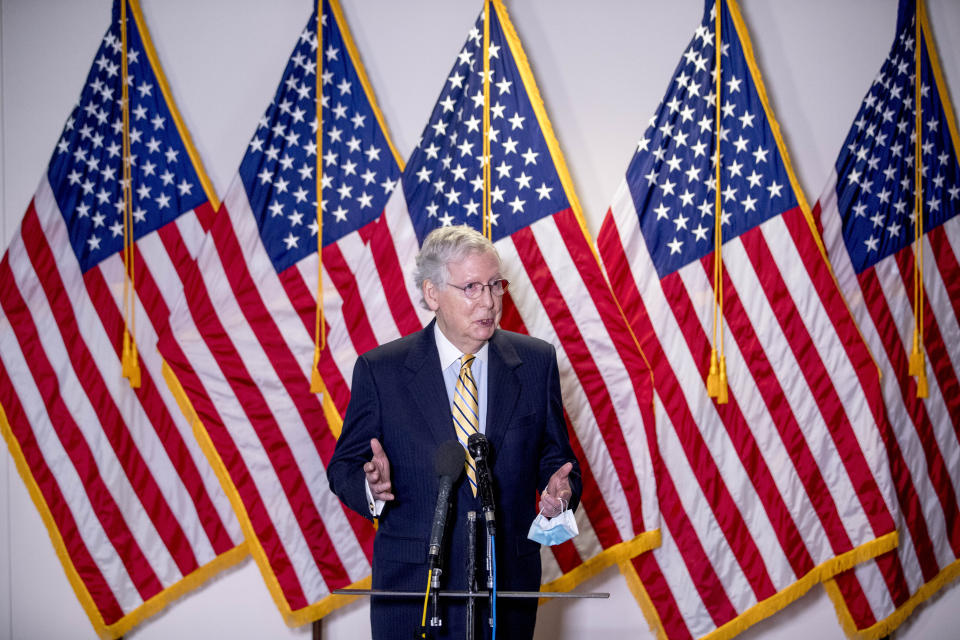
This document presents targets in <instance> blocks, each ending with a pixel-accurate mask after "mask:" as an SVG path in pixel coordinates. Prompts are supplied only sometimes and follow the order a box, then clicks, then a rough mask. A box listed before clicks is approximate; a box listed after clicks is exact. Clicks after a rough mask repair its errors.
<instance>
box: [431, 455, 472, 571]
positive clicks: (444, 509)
mask: <svg viewBox="0 0 960 640" xmlns="http://www.w3.org/2000/svg"><path fill="white" fill-rule="evenodd" d="M465 459H466V454H465V453H464V451H463V445H461V444H460V443H459V442H458V441H457V440H447V441H446V442H444V443H443V444H441V445H440V446H439V447H437V453H436V455H435V456H434V460H433V464H434V468H435V469H436V471H437V475H438V476H439V477H440V489H439V490H438V491H437V508H436V509H435V510H434V512H433V525H432V527H431V528H430V546H429V547H428V551H427V560H428V561H429V563H430V566H431V567H436V566H437V565H438V563H439V559H440V545H441V544H442V543H443V530H444V528H445V527H446V525H447V513H448V512H449V510H450V490H451V488H452V487H453V483H454V482H456V480H457V478H459V477H460V474H461V473H463V463H464V460H465Z"/></svg>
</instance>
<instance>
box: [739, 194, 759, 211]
mask: <svg viewBox="0 0 960 640" xmlns="http://www.w3.org/2000/svg"><path fill="white" fill-rule="evenodd" d="M740 204H742V205H743V210H744V212H747V211H756V210H757V199H756V198H754V197H753V196H750V195H748V196H747V198H746V200H744V201H742V202H741V203H740Z"/></svg>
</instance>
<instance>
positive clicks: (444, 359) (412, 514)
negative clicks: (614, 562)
mask: <svg viewBox="0 0 960 640" xmlns="http://www.w3.org/2000/svg"><path fill="white" fill-rule="evenodd" d="M415 277H416V284H417V287H418V288H419V289H420V291H421V293H422V295H423V304H424V305H425V306H426V307H427V308H428V309H430V310H431V311H433V312H434V313H435V314H436V319H435V320H434V321H433V322H431V323H430V324H429V325H428V326H427V327H426V328H425V329H423V330H422V331H418V332H416V333H413V334H411V335H409V336H406V337H404V338H400V339H399V340H395V341H393V342H390V343H388V344H385V345H382V346H380V347H377V348H376V349H373V350H372V351H369V352H367V353H366V354H364V355H363V356H361V357H360V358H359V359H358V360H357V364H356V366H355V368H354V372H353V385H352V390H351V397H350V404H349V406H348V407H347V413H346V418H345V419H344V423H343V431H342V433H341V435H340V439H339V440H338V442H337V447H336V451H335V452H334V455H333V458H332V459H331V461H330V464H329V465H328V468H327V476H328V478H329V482H330V487H331V488H332V489H333V491H334V492H335V493H336V494H337V496H339V497H340V499H341V500H342V501H343V502H344V504H346V505H347V506H349V507H350V508H351V509H353V510H355V511H357V512H358V513H360V514H361V515H363V516H365V517H367V518H373V517H378V518H379V526H378V529H377V534H376V538H375V540H374V545H373V548H374V551H373V588H374V589H385V590H393V591H396V590H404V591H421V592H423V591H425V590H426V586H427V565H428V562H427V557H428V546H429V541H430V534H431V529H432V528H435V527H432V522H433V520H434V512H435V511H436V510H437V496H438V488H439V486H440V482H439V481H438V476H437V472H436V470H435V467H434V459H435V454H436V452H437V451H438V448H440V446H441V445H442V444H447V443H448V441H450V440H453V439H456V440H459V441H460V443H461V444H462V445H463V447H464V449H466V448H467V443H468V442H469V439H470V436H471V435H473V434H474V433H481V434H483V435H484V436H485V437H486V442H487V443H489V450H488V452H487V454H486V458H487V459H486V460H481V461H480V462H482V463H486V464H488V466H489V469H490V475H491V479H492V485H493V496H494V502H495V505H496V509H495V518H496V535H495V545H494V546H495V550H496V558H495V560H496V578H497V589H498V590H510V591H536V590H537V589H539V587H540V553H539V551H540V545H539V544H538V543H536V542H533V541H532V540H530V539H528V538H527V533H528V530H529V529H530V525H531V523H532V522H533V520H534V518H535V517H536V516H537V514H538V512H541V513H543V515H544V516H546V517H548V518H549V517H554V516H557V515H560V514H561V512H563V511H564V510H565V509H568V508H569V509H574V508H575V507H576V505H577V502H578V500H579V496H580V490H581V482H580V473H579V466H578V464H577V461H576V458H575V457H574V455H573V451H572V450H571V449H570V443H569V440H568V437H567V430H566V425H565V423H564V417H563V406H562V401H561V396H560V378H559V374H558V371H557V360H556V353H555V351H554V348H553V347H552V346H551V345H549V344H548V343H546V342H543V341H542V340H538V339H536V338H531V337H528V336H524V335H520V334H517V333H512V332H509V331H504V330H502V329H498V328H497V325H498V323H499V321H500V314H501V311H502V304H503V294H504V292H505V291H506V289H507V286H508V282H507V281H506V280H505V279H504V278H503V275H502V274H501V265H500V257H499V255H498V253H497V251H496V248H495V247H494V246H493V244H492V243H491V242H490V241H489V240H488V239H487V238H485V237H484V236H483V235H481V234H480V233H478V232H477V231H475V230H474V229H472V228H470V227H468V226H455V227H440V228H438V229H435V230H434V231H433V232H431V233H430V234H429V235H428V236H427V237H426V239H425V240H424V243H423V247H422V248H421V250H420V253H419V255H418V256H417V272H416V274H415ZM477 439H478V437H476V436H475V437H474V441H475V442H476V441H477ZM476 466H477V461H475V460H474V459H473V457H472V456H470V455H469V454H467V455H466V462H465V469H464V473H463V474H459V475H460V480H459V481H458V482H457V483H456V484H454V485H453V488H452V490H451V492H450V493H451V497H450V500H451V503H452V510H451V512H450V517H449V519H448V521H447V523H446V534H447V535H445V536H444V539H445V542H444V553H443V560H442V562H443V567H444V571H443V581H442V584H441V587H442V588H443V589H450V590H464V589H466V588H467V584H466V569H465V567H466V566H467V562H468V558H467V515H466V514H467V512H468V511H476V512H477V513H478V514H480V513H481V510H482V505H481V502H480V498H479V495H480V494H479V493H478V492H477V491H476V489H477V485H476V483H477V469H476ZM447 482H449V480H448V481H447ZM538 491H539V492H540V504H539V508H538V505H537V492H538ZM478 527H479V528H480V533H478V536H477V538H478V552H477V555H478V561H477V565H478V567H480V568H481V569H482V568H483V567H484V558H485V553H486V551H485V545H484V536H483V535H482V531H483V516H482V515H480V516H478ZM478 575H480V576H483V575H484V574H483V573H482V571H481V572H478ZM484 585H485V582H481V584H480V586H481V588H482V587H483V586H484ZM479 602H481V603H482V604H481V605H478V611H477V615H476V616H475V619H476V621H477V628H476V630H475V634H476V637H478V638H483V637H489V634H490V631H489V626H488V624H487V619H488V616H489V603H487V602H486V600H485V599H484V600H480V601H479ZM423 607H424V604H423V600H422V599H420V600H419V601H418V600H417V599H414V598H386V597H374V598H373V599H372V601H371V605H370V620H371V627H372V635H373V637H374V638H375V639H378V640H379V639H386V638H414V637H419V631H420V624H421V616H422V614H423V610H424V609H423ZM536 607H537V600H536V598H530V599H507V598H501V599H498V600H497V604H496V616H497V633H496V635H497V638H531V637H532V636H533V629H534V625H535V623H536ZM441 612H442V617H443V622H444V624H443V626H442V627H441V628H440V629H436V630H433V631H432V635H433V637H439V638H463V637H465V636H466V628H465V626H464V625H465V617H466V614H465V603H464V600H463V599H457V598H446V599H443V600H442V601H441Z"/></svg>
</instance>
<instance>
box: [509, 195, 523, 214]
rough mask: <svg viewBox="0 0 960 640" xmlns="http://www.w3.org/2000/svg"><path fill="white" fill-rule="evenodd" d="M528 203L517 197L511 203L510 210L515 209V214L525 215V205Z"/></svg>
mask: <svg viewBox="0 0 960 640" xmlns="http://www.w3.org/2000/svg"><path fill="white" fill-rule="evenodd" d="M526 202H527V201H526V200H521V199H520V196H516V197H514V199H513V201H512V202H511V203H510V208H511V209H513V213H523V205H524V204H526Z"/></svg>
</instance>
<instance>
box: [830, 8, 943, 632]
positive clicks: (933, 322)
mask: <svg viewBox="0 0 960 640" xmlns="http://www.w3.org/2000/svg"><path fill="white" fill-rule="evenodd" d="M918 79H919V81H918ZM958 142H960V138H958V136H957V120H956V116H955V115H954V112H953V108H952V107H951V105H950V97H949V93H948V91H947V86H946V84H945V83H944V79H943V73H942V71H941V68H940V63H939V60H938V58H937V51H936V45H935V43H934V40H933V34H932V33H931V31H930V25H929V21H928V20H927V15H926V12H925V10H924V3H923V2H922V1H918V2H914V1H913V0H903V1H901V2H900V5H899V9H898V16H897V27H896V34H895V37H894V41H893V46H892V47H891V49H890V54H889V55H888V56H887V58H886V60H885V61H884V62H883V66H882V67H881V69H880V72H879V73H878V74H877V76H876V78H875V79H874V81H873V83H872V84H871V86H870V89H869V90H868V91H867V95H866V97H865V98H864V100H863V103H862V104H861V106H860V110H859V112H858V113H857V117H856V119H855V121H854V123H853V125H852V126H851V127H850V131H849V133H848V134H847V138H846V140H845V141H844V143H843V147H842V148H841V150H840V154H839V156H838V157H837V162H836V165H835V166H834V170H833V172H832V173H831V176H830V179H829V181H828V184H827V187H826V189H825V190H824V193H823V195H822V196H821V198H820V201H819V202H818V203H817V206H816V207H815V209H814V213H815V214H816V215H817V216H818V219H819V222H820V224H821V225H822V227H823V239H824V243H825V245H826V248H827V252H828V254H829V256H830V260H831V262H832V263H833V266H834V269H835V270H836V274H837V281H838V282H839V285H840V289H841V290H842V291H843V294H844V296H845V297H846V299H847V301H848V303H849V304H850V308H851V311H852V313H853V315H854V317H855V318H856V320H857V323H858V325H859V327H860V331H861V332H862V333H863V336H864V338H865V340H866V341H867V344H868V345H869V346H870V349H871V350H872V351H873V355H874V358H876V360H877V364H878V366H879V367H880V371H881V373H882V375H883V396H884V401H885V403H886V407H887V412H888V414H889V416H890V423H891V430H890V432H889V435H888V440H887V458H888V459H889V463H890V468H891V473H892V475H893V479H894V484H895V485H896V487H897V496H896V497H897V499H898V501H899V511H900V513H901V514H902V517H901V518H900V519H899V520H898V528H899V532H900V546H899V548H898V549H897V550H896V551H893V552H890V553H888V554H885V555H883V556H881V557H879V558H877V560H876V562H871V563H867V564H865V565H861V566H859V567H857V568H856V570H854V571H848V572H845V573H843V574H840V575H838V576H837V577H836V579H835V580H834V581H832V582H830V583H828V584H827V592H828V593H829V594H830V596H831V598H832V599H833V601H834V604H835V606H836V608H837V611H838V613H839V615H840V618H841V621H842V622H843V625H844V627H845V628H846V629H847V631H848V632H849V633H850V634H851V635H856V636H859V637H865V638H879V637H881V636H884V635H887V634H889V633H890V632H891V631H892V630H893V629H894V628H896V627H897V625H899V624H900V623H901V622H902V621H903V620H904V619H905V618H906V617H907V616H908V615H910V613H911V612H912V611H913V610H914V609H915V608H916V606H917V605H918V604H920V603H921V602H923V601H924V600H926V599H927V598H928V597H930V596H931V595H933V594H934V593H936V591H937V590H938V589H940V588H941V587H942V586H944V585H945V584H947V583H948V582H949V581H951V580H953V579H954V578H955V577H956V576H957V575H958V573H960V561H958V558H960V507H958V504H957V496H958V495H960V459H958V457H957V447H958V444H960V443H958V433H960V384H958V378H960V217H958V216H957V212H958V211H960V164H958V159H957V149H958ZM918 185H919V187H918ZM921 230H922V231H921ZM881 462H882V461H881V460H879V459H878V461H877V463H878V464H880V463H881ZM906 514H910V515H909V517H907V516H906Z"/></svg>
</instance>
